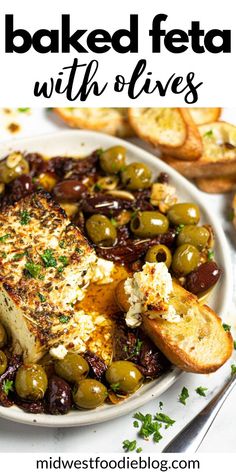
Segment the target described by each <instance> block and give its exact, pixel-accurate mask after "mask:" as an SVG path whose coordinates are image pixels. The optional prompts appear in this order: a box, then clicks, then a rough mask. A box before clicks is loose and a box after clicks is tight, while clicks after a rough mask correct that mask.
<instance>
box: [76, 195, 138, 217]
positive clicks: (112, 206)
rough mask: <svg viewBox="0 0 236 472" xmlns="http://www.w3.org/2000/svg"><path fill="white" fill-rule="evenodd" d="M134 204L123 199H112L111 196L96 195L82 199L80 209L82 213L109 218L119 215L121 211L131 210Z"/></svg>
mask: <svg viewBox="0 0 236 472" xmlns="http://www.w3.org/2000/svg"><path fill="white" fill-rule="evenodd" d="M133 206H134V202H133V201H131V200H126V199H124V198H114V197H113V196H111V195H104V194H102V195H96V196H94V197H88V198H84V199H83V200H82V201H81V203H80V209H81V210H82V211H83V212H84V213H89V214H97V213H103V215H106V216H110V215H111V214H112V215H116V214H118V213H120V211H121V210H132V211H133Z"/></svg>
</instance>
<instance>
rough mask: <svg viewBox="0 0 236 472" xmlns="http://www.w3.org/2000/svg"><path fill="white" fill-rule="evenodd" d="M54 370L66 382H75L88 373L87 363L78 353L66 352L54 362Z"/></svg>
mask: <svg viewBox="0 0 236 472" xmlns="http://www.w3.org/2000/svg"><path fill="white" fill-rule="evenodd" d="M55 371H56V374H57V375H59V376H60V377H62V378H63V379H65V380H67V382H77V381H78V380H79V379H81V378H83V377H86V376H87V375H88V371H89V365H88V363H87V361H86V360H85V359H84V358H83V357H82V356H80V354H76V353H75V352H68V353H67V354H66V356H65V357H64V359H60V360H57V361H56V362H55Z"/></svg>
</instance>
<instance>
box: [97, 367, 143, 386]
mask: <svg viewBox="0 0 236 472" xmlns="http://www.w3.org/2000/svg"><path fill="white" fill-rule="evenodd" d="M106 380H107V382H108V383H109V384H110V387H111V388H112V389H113V390H114V391H118V392H120V393H124V394H127V393H133V392H135V390H137V389H138V388H139V387H140V385H141V383H142V381H143V376H142V374H141V372H140V371H139V370H138V369H137V367H136V366H135V364H134V363H133V362H129V361H115V362H112V363H111V365H110V366H109V367H108V369H107V371H106Z"/></svg>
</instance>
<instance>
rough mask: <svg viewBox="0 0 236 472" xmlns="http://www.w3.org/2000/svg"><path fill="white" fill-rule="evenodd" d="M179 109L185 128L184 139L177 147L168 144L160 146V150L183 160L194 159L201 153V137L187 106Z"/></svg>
mask: <svg viewBox="0 0 236 472" xmlns="http://www.w3.org/2000/svg"><path fill="white" fill-rule="evenodd" d="M179 111H180V113H181V115H182V118H183V120H184V121H185V125H186V128H187V136H186V140H185V142H184V144H183V145H182V146H179V147H175V148H170V147H169V146H162V147H161V151H162V152H163V154H169V155H170V156H173V157H176V158H177V159H180V160H183V161H195V160H196V159H199V158H200V157H201V155H202V151H203V145H202V139H201V136H200V133H199V130H198V128H197V126H196V124H195V123H194V121H193V119H192V117H191V115H190V113H189V111H188V110H187V108H179Z"/></svg>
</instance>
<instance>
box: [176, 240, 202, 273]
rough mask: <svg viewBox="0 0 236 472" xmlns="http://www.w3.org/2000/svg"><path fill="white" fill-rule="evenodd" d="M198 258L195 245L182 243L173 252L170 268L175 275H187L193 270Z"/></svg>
mask: <svg viewBox="0 0 236 472" xmlns="http://www.w3.org/2000/svg"><path fill="white" fill-rule="evenodd" d="M199 260H200V254H199V252H198V250H197V248H196V247H195V246H192V245H191V244H182V245H181V246H179V247H178V248H177V249H176V251H175V252H174V255H173V259H172V265H171V267H172V269H173V271H174V273H175V274H176V275H187V274H189V272H192V270H194V269H195V268H196V267H197V265H198V263H199Z"/></svg>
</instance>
